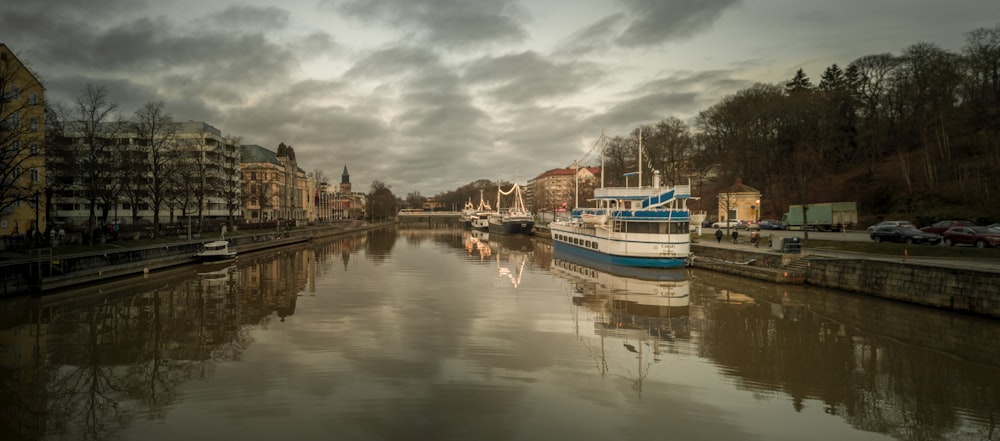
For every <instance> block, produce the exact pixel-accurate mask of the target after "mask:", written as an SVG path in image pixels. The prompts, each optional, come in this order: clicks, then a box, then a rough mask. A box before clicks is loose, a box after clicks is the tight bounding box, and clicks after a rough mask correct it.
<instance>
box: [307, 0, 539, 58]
mask: <svg viewBox="0 0 1000 441" xmlns="http://www.w3.org/2000/svg"><path fill="white" fill-rule="evenodd" d="M320 4H321V7H326V8H331V7H332V8H334V9H336V10H337V11H339V12H340V13H342V14H345V15H348V16H352V17H356V18H358V19H361V20H365V21H376V22H385V23H389V24H391V25H393V26H395V27H399V28H401V29H403V30H407V31H413V32H417V33H418V34H419V35H420V36H421V37H422V39H423V40H425V41H426V42H428V43H432V44H435V45H439V46H442V47H450V48H462V47H475V46H479V45H482V44H489V43H494V42H498V41H507V42H511V41H514V42H516V41H521V40H523V39H524V38H525V36H526V35H527V31H526V30H525V28H524V26H522V25H521V21H522V20H524V19H525V13H524V12H523V11H522V10H521V9H520V7H518V5H517V2H516V1H515V0H374V1H373V0H344V1H337V0H323V1H322V2H321V3H320Z"/></svg>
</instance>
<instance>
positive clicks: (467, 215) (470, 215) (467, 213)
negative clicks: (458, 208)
mask: <svg viewBox="0 0 1000 441" xmlns="http://www.w3.org/2000/svg"><path fill="white" fill-rule="evenodd" d="M475 218H476V206H475V205H472V199H471V198H470V199H469V200H468V201H467V202H466V203H465V206H464V207H462V214H461V215H460V216H459V218H458V222H459V223H461V224H462V227H463V228H465V229H470V228H472V220H473V219H475Z"/></svg>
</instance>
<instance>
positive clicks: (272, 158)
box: [240, 143, 313, 225]
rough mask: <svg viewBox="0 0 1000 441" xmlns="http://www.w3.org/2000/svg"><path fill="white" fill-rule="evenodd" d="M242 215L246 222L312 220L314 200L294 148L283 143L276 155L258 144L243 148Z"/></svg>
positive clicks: (241, 157)
mask: <svg viewBox="0 0 1000 441" xmlns="http://www.w3.org/2000/svg"><path fill="white" fill-rule="evenodd" d="M240 164H241V168H242V170H241V177H242V179H243V193H242V194H243V214H244V220H245V221H246V222H247V223H251V224H257V223H263V222H275V221H277V222H290V223H291V224H292V225H298V224H300V223H305V222H308V221H310V218H309V215H308V213H309V212H310V211H311V209H310V208H309V207H308V205H311V204H312V203H313V202H312V201H313V198H311V197H310V195H311V194H312V193H311V192H310V188H309V179H307V177H306V173H305V171H304V170H302V169H301V168H299V166H298V160H297V159H296V158H295V149H293V148H292V147H291V146H287V145H285V143H281V144H279V145H278V151H277V152H273V151H271V150H268V149H266V148H264V147H261V146H259V145H253V144H250V145H244V146H242V147H241V148H240Z"/></svg>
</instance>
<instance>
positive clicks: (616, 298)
mask: <svg viewBox="0 0 1000 441" xmlns="http://www.w3.org/2000/svg"><path fill="white" fill-rule="evenodd" d="M550 271H551V272H552V273H554V274H556V275H558V276H560V277H562V278H564V279H567V280H569V281H570V283H571V284H572V285H573V291H574V294H576V295H574V297H573V304H574V305H577V306H578V307H583V308H586V309H588V310H590V311H593V312H595V313H596V314H595V315H594V316H593V320H594V333H595V336H596V337H597V338H598V340H599V343H598V344H594V345H593V346H595V348H594V349H598V348H596V347H597V346H599V360H598V361H599V366H600V371H601V374H602V375H603V374H606V373H609V372H611V371H612V370H614V369H613V366H614V365H615V364H616V363H617V362H621V363H623V366H622V368H621V369H622V370H623V371H624V372H628V373H629V374H628V375H623V377H627V378H628V379H629V380H630V381H631V382H632V388H633V389H634V390H635V391H636V393H638V394H640V395H641V394H642V381H643V380H644V379H645V378H646V376H647V375H649V372H650V368H651V367H652V365H653V364H656V363H658V362H659V361H660V355H661V354H663V353H669V352H675V351H676V349H675V348H673V347H672V346H673V345H674V344H675V343H676V342H677V341H678V340H681V341H687V340H688V339H689V338H690V336H691V331H690V325H689V320H688V312H689V306H690V298H691V297H690V291H691V284H690V280H689V279H688V276H687V270H686V269H652V268H636V267H623V266H616V265H608V264H601V263H597V262H593V261H589V260H580V259H579V258H578V257H576V256H575V255H571V254H567V253H562V252H560V251H558V250H557V251H556V253H555V255H554V256H553V260H552V266H551V269H550ZM581 337H583V336H581ZM582 341H584V344H585V345H588V344H589V343H587V341H586V339H583V340H582ZM619 344H620V345H621V346H620V347H619V346H618V345H619ZM595 352H597V351H596V350H595ZM623 356H625V357H628V356H631V357H634V358H635V360H636V363H638V364H637V365H635V366H634V367H633V365H632V362H631V361H622V357H623ZM616 360H617V361H616Z"/></svg>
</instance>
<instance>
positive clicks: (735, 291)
mask: <svg viewBox="0 0 1000 441" xmlns="http://www.w3.org/2000/svg"><path fill="white" fill-rule="evenodd" d="M696 274H697V277H696V278H695V280H694V289H693V290H692V297H693V299H692V304H693V305H695V306H694V307H693V308H692V311H691V316H692V328H693V329H697V331H698V335H700V336H701V341H700V342H699V346H700V349H699V351H700V355H701V356H703V357H706V358H707V359H710V360H712V362H713V363H714V364H716V365H717V366H718V367H719V368H720V371H721V372H722V373H723V374H724V375H725V376H726V377H728V378H730V379H731V381H732V382H733V385H734V386H735V387H737V388H738V389H740V390H746V391H749V392H752V393H753V394H754V395H756V396H758V397H759V399H760V400H764V401H769V400H775V399H781V398H784V399H787V400H788V402H789V404H790V406H791V407H792V409H793V410H794V411H795V412H796V413H799V412H803V410H804V409H805V408H806V407H808V406H809V405H811V406H821V407H822V410H823V412H824V413H825V414H827V415H831V416H836V417H839V418H843V419H844V420H845V421H846V422H848V423H849V424H850V425H851V426H853V427H855V428H858V429H860V430H864V431H870V432H877V433H884V434H887V435H890V436H892V437H894V438H898V439H960V438H966V439H996V437H997V435H998V434H1000V432H998V427H997V423H998V422H1000V371H998V367H1000V353H998V348H1000V347H998V344H997V340H996V336H997V335H1000V323H997V322H996V321H991V320H984V319H979V318H976V317H969V316H960V315H954V314H948V313H942V312H939V311H935V310H933V309H929V308H922V307H914V306H911V305H905V304H900V303H895V302H887V301H881V300H873V299H870V298H865V297H862V296H854V295H849V294H845V293H840V292H833V291H827V290H820V289H816V288H809V287H788V286H780V285H772V284H765V283H747V282H746V281H745V280H743V279H738V278H734V277H729V276H722V275H718V274H713V273H701V272H699V273H696ZM984 331H985V332H988V333H989V334H991V335H992V336H991V337H987V336H986V335H984V333H983V332H984ZM810 402H811V403H812V404H807V403H810Z"/></svg>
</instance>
